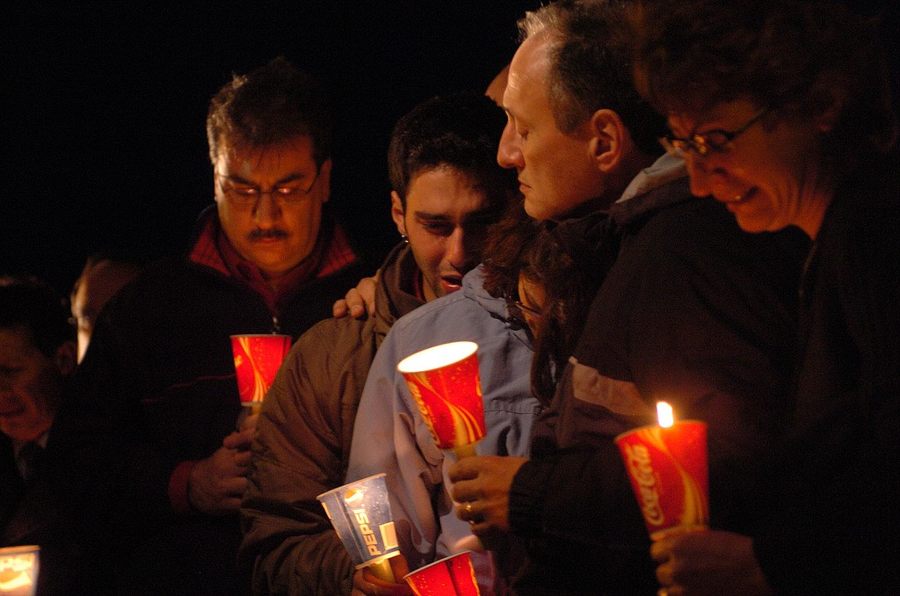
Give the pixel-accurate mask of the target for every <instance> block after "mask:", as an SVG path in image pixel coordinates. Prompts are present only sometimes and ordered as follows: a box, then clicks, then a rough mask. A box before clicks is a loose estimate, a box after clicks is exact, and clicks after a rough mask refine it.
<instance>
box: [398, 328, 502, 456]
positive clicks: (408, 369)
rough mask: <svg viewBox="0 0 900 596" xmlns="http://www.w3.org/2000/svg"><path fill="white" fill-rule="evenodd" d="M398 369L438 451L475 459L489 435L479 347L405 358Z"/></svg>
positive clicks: (450, 347)
mask: <svg viewBox="0 0 900 596" xmlns="http://www.w3.org/2000/svg"><path fill="white" fill-rule="evenodd" d="M397 369H398V370H399V371H400V373H402V374H403V377H404V378H405V379H406V384H407V386H408V387H409V391H410V393H412V396H413V398H414V399H415V400H416V404H417V405H418V406H419V412H421V414H422V418H424V419H425V422H426V423H427V424H428V428H429V429H430V430H431V434H432V436H433V437H434V440H435V442H436V443H437V445H438V447H440V448H441V449H452V450H453V451H454V452H455V453H456V455H457V457H466V456H469V455H475V444H476V443H477V442H478V441H479V440H480V439H481V438H482V437H483V436H484V433H485V426H484V402H483V401H482V397H481V383H480V381H479V377H478V344H476V343H474V342H471V341H457V342H452V343H447V344H441V345H438V346H434V347H431V348H428V349H426V350H422V351H421V352H416V353H415V354H413V355H411V356H408V357H406V358H404V359H403V360H401V361H400V364H398V365H397Z"/></svg>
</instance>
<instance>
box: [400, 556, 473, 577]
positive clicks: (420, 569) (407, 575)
mask: <svg viewBox="0 0 900 596" xmlns="http://www.w3.org/2000/svg"><path fill="white" fill-rule="evenodd" d="M464 555H469V563H470V564H471V562H472V551H470V550H464V551H460V552H458V553H453V554H452V555H447V556H446V557H444V558H443V559H439V560H437V561H432V562H431V563H429V564H428V565H423V566H421V567H419V568H418V569H416V570H415V571H410V572H409V573H407V574H406V575H404V576H403V579H406V578H408V577H409V576H411V575H416V574H418V573H420V572H422V571H424V570H426V569H428V568H429V567H434V566H435V565H443V564H444V563H446V562H448V561H450V560H451V559H455V558H457V557H462V556H464Z"/></svg>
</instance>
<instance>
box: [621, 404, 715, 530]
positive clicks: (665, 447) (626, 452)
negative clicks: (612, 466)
mask: <svg viewBox="0 0 900 596" xmlns="http://www.w3.org/2000/svg"><path fill="white" fill-rule="evenodd" d="M661 403H665V402H661ZM667 405H668V404H666V406H667ZM669 412H671V408H670V409H669ZM660 419H661V422H660V425H659V426H656V425H650V426H642V427H640V428H636V429H634V430H631V431H628V432H626V433H622V434H621V435H619V436H617V437H616V438H615V442H616V445H618V447H619V451H620V452H621V454H622V459H623V460H624V462H625V469H626V470H627V471H628V476H629V478H630V480H631V488H632V489H634V494H635V496H636V497H637V500H638V505H639V506H640V508H641V513H643V515H644V523H645V524H646V525H647V531H648V532H649V533H650V538H651V539H654V540H656V539H658V538H659V537H661V536H662V535H663V534H665V532H666V531H668V530H671V529H673V528H702V527H706V526H707V524H708V523H709V479H708V470H707V460H706V424H705V423H703V422H699V421H696V420H684V421H679V422H671V423H670V424H669V425H668V426H666V425H664V422H663V420H662V416H661V418H660Z"/></svg>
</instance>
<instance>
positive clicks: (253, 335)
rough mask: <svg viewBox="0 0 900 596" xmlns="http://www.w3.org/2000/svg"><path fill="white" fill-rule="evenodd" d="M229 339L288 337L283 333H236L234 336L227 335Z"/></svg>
mask: <svg viewBox="0 0 900 596" xmlns="http://www.w3.org/2000/svg"><path fill="white" fill-rule="evenodd" d="M228 337H230V338H231V339H240V338H242V337H248V338H252V337H278V338H285V337H290V335H285V334H284V333H236V334H235V335H229V336H228Z"/></svg>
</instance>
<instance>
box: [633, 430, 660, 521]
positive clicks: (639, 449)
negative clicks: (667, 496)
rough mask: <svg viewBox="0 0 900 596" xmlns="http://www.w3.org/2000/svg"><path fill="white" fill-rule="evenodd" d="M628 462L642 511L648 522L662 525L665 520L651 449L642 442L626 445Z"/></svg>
mask: <svg viewBox="0 0 900 596" xmlns="http://www.w3.org/2000/svg"><path fill="white" fill-rule="evenodd" d="M625 453H626V464H627V465H628V471H629V472H630V473H631V478H632V479H633V480H634V481H635V482H636V483H637V487H638V491H637V492H638V494H639V500H640V502H641V503H640V504H641V511H642V512H643V514H644V519H645V520H647V523H648V524H652V525H655V526H659V525H662V523H663V522H664V521H665V515H663V510H662V508H661V507H660V506H659V490H658V488H657V481H656V474H654V473H653V466H652V463H651V461H650V451H649V450H648V449H647V447H646V446H644V445H641V444H636V445H626V446H625Z"/></svg>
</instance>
